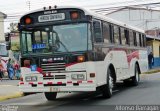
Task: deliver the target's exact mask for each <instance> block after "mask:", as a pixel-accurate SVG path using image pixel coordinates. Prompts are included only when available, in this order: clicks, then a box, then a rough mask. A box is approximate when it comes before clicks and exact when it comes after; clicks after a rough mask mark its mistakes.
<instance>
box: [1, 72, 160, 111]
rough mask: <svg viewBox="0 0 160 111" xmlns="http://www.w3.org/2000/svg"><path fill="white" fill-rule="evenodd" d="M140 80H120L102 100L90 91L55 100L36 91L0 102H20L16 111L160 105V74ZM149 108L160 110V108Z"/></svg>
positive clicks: (102, 109)
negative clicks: (129, 84) (133, 83)
mask: <svg viewBox="0 0 160 111" xmlns="http://www.w3.org/2000/svg"><path fill="white" fill-rule="evenodd" d="M141 79H142V80H141V82H140V84H139V86H137V87H127V86H124V85H123V84H122V83H119V84H118V88H117V90H115V92H114V94H113V96H112V98H111V99H103V98H102V96H101V95H95V94H92V93H87V94H86V93H85V94H79V93H69V94H68V93H66V94H65V95H64V94H62V93H60V94H59V95H58V99H57V100H55V101H52V102H50V101H47V100H46V99H45V97H44V95H43V94H42V93H39V94H33V95H29V96H25V97H21V98H16V99H11V100H7V101H4V102H1V103H0V104H2V105H6V104H10V105H20V106H18V107H19V109H20V110H19V111H22V110H23V111H29V110H30V111H83V110H84V111H107V110H109V109H112V110H113V107H114V110H115V108H116V106H112V105H160V73H156V74H152V75H145V76H144V75H143V76H142V77H141ZM62 95H63V96H62ZM152 108H154V109H155V110H156V111H157V110H160V107H156V106H155V107H152ZM158 108H159V109H158ZM126 111H128V110H126ZM143 111H144V110H143Z"/></svg>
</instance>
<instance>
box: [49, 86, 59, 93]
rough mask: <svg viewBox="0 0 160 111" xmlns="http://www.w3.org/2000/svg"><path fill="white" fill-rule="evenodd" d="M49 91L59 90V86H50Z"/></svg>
mask: <svg viewBox="0 0 160 111" xmlns="http://www.w3.org/2000/svg"><path fill="white" fill-rule="evenodd" d="M50 92H59V87H53V86H51V87H50Z"/></svg>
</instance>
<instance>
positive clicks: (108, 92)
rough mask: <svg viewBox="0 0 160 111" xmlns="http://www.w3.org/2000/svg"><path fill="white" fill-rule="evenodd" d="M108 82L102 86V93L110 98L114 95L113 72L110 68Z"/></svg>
mask: <svg viewBox="0 0 160 111" xmlns="http://www.w3.org/2000/svg"><path fill="white" fill-rule="evenodd" d="M106 80H107V84H106V85H104V86H103V87H102V95H103V97H104V98H110V97H111V96H112V92H113V86H114V82H113V77H112V72H111V70H110V69H108V71H107V79H106Z"/></svg>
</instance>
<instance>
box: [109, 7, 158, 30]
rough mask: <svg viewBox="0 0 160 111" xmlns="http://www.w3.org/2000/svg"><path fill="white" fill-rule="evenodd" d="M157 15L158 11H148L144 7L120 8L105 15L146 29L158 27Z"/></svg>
mask: <svg viewBox="0 0 160 111" xmlns="http://www.w3.org/2000/svg"><path fill="white" fill-rule="evenodd" d="M159 15H160V12H159V11H149V10H144V9H122V10H119V11H115V12H113V13H110V14H108V15H107V16H108V17H110V18H113V19H115V20H117V21H121V22H123V23H126V24H130V25H133V26H135V27H138V28H141V29H145V30H148V29H154V28H155V27H158V28H160V21H159V19H160V18H159ZM151 21H152V22H151Z"/></svg>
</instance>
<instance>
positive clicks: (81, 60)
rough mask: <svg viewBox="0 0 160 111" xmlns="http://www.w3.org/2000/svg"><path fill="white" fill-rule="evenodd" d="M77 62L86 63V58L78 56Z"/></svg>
mask: <svg viewBox="0 0 160 111" xmlns="http://www.w3.org/2000/svg"><path fill="white" fill-rule="evenodd" d="M77 61H78V62H84V61H85V57H84V56H82V55H81V56H78V57H77Z"/></svg>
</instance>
